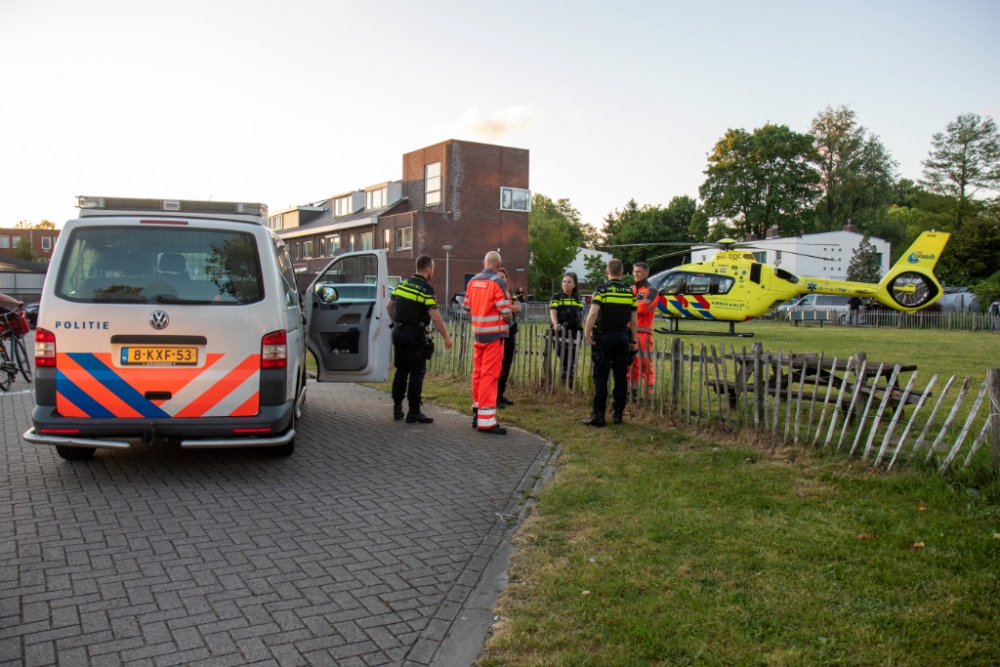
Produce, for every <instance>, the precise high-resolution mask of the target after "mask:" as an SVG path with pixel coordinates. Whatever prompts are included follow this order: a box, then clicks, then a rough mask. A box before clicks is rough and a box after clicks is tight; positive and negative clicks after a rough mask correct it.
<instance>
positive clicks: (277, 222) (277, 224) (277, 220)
mask: <svg viewBox="0 0 1000 667" xmlns="http://www.w3.org/2000/svg"><path fill="white" fill-rule="evenodd" d="M267 226H268V227H270V228H271V229H281V227H282V225H281V214H280V213H279V214H278V215H272V216H271V217H270V218H268V219H267Z"/></svg>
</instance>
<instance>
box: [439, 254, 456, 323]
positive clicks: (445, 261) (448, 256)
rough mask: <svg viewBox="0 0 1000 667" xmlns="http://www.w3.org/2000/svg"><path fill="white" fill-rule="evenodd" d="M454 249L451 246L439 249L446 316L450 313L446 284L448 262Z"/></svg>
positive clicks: (449, 284)
mask: <svg viewBox="0 0 1000 667" xmlns="http://www.w3.org/2000/svg"><path fill="white" fill-rule="evenodd" d="M454 247H455V246H453V245H443V246H441V249H442V250H444V303H445V306H444V312H445V314H446V315H447V314H449V313H450V312H451V301H450V300H449V299H450V296H451V295H450V294H449V293H448V287H450V286H451V283H449V282H448V260H449V259H450V257H451V255H450V254H449V253H451V249H452V248H454Z"/></svg>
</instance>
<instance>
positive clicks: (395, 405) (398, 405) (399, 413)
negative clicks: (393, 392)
mask: <svg viewBox="0 0 1000 667" xmlns="http://www.w3.org/2000/svg"><path fill="white" fill-rule="evenodd" d="M392 418H393V419H395V420H396V421H399V420H400V419H402V418H403V402H402V401H393V402H392Z"/></svg>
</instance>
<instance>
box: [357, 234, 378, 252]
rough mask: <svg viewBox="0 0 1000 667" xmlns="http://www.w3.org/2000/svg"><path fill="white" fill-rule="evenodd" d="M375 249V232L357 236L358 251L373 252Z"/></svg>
mask: <svg viewBox="0 0 1000 667" xmlns="http://www.w3.org/2000/svg"><path fill="white" fill-rule="evenodd" d="M374 248H375V232H362V233H360V234H358V250H373V249H374Z"/></svg>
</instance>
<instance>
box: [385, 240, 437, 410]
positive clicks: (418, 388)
mask: <svg viewBox="0 0 1000 667" xmlns="http://www.w3.org/2000/svg"><path fill="white" fill-rule="evenodd" d="M416 269H417V272H416V273H415V274H414V275H413V277H412V278H407V279H406V280H404V281H402V282H401V283H399V284H398V285H396V287H395V288H394V289H393V290H392V294H391V295H390V296H389V302H388V303H387V304H386V306H385V309H386V311H387V312H388V313H389V319H391V320H392V321H393V326H392V329H393V331H392V346H393V355H394V356H395V359H396V375H395V377H393V379H392V418H393V419H395V420H397V421H398V420H400V419H402V418H403V397H404V396H405V397H406V398H407V402H408V403H409V411H408V412H407V414H406V423H407V424H430V423H431V422H433V421H434V419H433V418H431V417H428V416H427V415H425V414H424V413H423V412H421V411H420V396H421V394H422V393H423V388H424V374H425V373H426V371H427V355H426V354H425V349H426V342H425V337H426V335H427V326H428V325H429V324H430V323H431V322H433V323H434V328H435V329H437V330H438V333H439V334H441V337H442V338H444V346H445V348H446V349H451V338H450V337H449V336H448V330H447V329H445V327H444V320H442V319H441V311H440V310H439V309H438V305H437V302H435V301H434V288H433V287H431V286H430V284H429V281H430V279H431V278H432V277H433V276H434V260H433V259H431V258H430V257H428V256H427V255H421V256H420V257H417V265H416ZM407 381H409V382H407ZM407 384H409V389H407Z"/></svg>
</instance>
